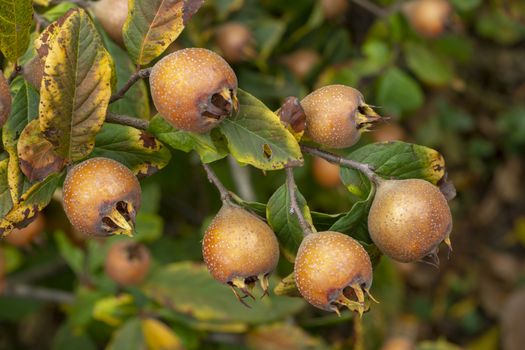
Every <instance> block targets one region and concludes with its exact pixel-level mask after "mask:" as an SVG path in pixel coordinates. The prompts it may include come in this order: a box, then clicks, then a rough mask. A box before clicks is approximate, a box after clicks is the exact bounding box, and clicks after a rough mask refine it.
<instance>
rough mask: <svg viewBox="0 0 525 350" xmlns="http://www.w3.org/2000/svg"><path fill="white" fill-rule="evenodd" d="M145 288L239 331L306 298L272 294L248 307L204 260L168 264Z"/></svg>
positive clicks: (177, 307) (292, 309)
mask: <svg viewBox="0 0 525 350" xmlns="http://www.w3.org/2000/svg"><path fill="white" fill-rule="evenodd" d="M272 283H275V279H272ZM144 290H145V293H146V294H148V295H149V296H150V297H151V298H153V299H155V300H156V301H157V302H158V303H160V304H162V305H164V306H165V307H167V308H170V309H172V310H173V311H176V312H178V313H182V314H186V315H190V316H192V317H193V318H195V319H197V320H199V321H201V322H205V323H215V324H216V323H220V324H223V325H226V324H229V325H236V326H237V327H236V329H238V330H239V331H241V330H245V329H246V328H247V327H248V325H249V324H260V323H268V322H272V321H276V320H279V319H282V318H283V317H286V316H289V315H293V314H295V313H297V312H298V311H299V310H301V308H302V307H303V306H304V302H303V301H302V300H299V299H289V298H286V297H279V296H276V295H271V296H270V297H269V298H263V299H259V298H257V300H256V301H255V302H253V303H251V305H250V306H251V309H250V310H247V309H246V307H245V306H243V305H242V304H241V303H240V302H239V301H238V300H237V299H236V298H235V296H234V295H233V293H232V291H231V290H230V288H229V287H228V286H226V285H223V284H220V283H218V282H217V281H216V280H214V279H213V278H212V277H211V275H210V273H209V272H208V270H207V269H206V267H205V266H204V265H203V264H196V263H190V262H183V263H174V264H170V265H166V266H163V267H162V268H161V269H159V270H157V271H155V272H153V274H152V275H151V276H150V278H149V280H148V283H147V284H146V286H145V289H144ZM202 326H203V327H206V326H205V324H203V325H202Z"/></svg>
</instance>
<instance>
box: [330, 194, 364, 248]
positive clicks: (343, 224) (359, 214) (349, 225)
mask: <svg viewBox="0 0 525 350" xmlns="http://www.w3.org/2000/svg"><path fill="white" fill-rule="evenodd" d="M373 198H374V191H370V193H369V195H368V197H367V198H366V199H364V200H361V201H358V202H357V203H355V204H354V205H353V206H352V209H350V210H349V211H348V212H347V213H346V214H345V215H344V216H343V217H341V218H340V219H339V220H337V221H336V222H335V223H334V224H333V225H332V227H330V231H336V232H342V233H345V234H348V235H349V236H351V237H352V238H354V239H356V240H358V241H360V242H366V243H372V240H371V239H370V235H369V234H368V231H367V230H366V231H364V232H363V231H362V230H359V229H357V228H358V225H360V224H361V223H362V222H366V220H367V218H368V211H369V210H370V206H371V205H372V200H373Z"/></svg>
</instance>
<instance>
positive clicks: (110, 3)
mask: <svg viewBox="0 0 525 350" xmlns="http://www.w3.org/2000/svg"><path fill="white" fill-rule="evenodd" d="M90 5H91V9H92V10H93V13H94V14H95V17H96V18H97V19H98V21H99V22H100V24H101V25H102V27H103V28H104V30H105V31H106V33H107V34H108V35H109V37H110V38H111V39H112V40H113V41H114V42H116V43H118V44H120V45H123V44H124V39H123V37H122V28H123V27H124V23H125V22H126V19H127V18H128V0H100V1H97V2H90Z"/></svg>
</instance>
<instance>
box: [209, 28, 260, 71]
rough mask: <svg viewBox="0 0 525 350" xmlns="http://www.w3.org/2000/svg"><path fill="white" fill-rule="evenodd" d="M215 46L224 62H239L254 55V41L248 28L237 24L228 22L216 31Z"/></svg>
mask: <svg viewBox="0 0 525 350" xmlns="http://www.w3.org/2000/svg"><path fill="white" fill-rule="evenodd" d="M215 38H216V41H217V46H218V47H219V49H220V50H221V52H222V55H223V57H224V58H225V59H226V61H228V62H231V63H237V62H241V61H244V60H247V59H250V58H253V57H254V56H255V54H256V52H255V49H254V47H253V46H254V39H253V37H252V33H251V31H250V29H248V27H247V26H246V25H244V24H242V23H239V22H228V23H225V24H223V25H222V26H220V27H219V28H218V29H217V34H216V36H215Z"/></svg>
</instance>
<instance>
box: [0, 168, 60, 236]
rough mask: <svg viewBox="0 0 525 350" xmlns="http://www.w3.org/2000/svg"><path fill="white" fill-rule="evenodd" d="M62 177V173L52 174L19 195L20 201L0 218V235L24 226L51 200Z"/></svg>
mask: <svg viewBox="0 0 525 350" xmlns="http://www.w3.org/2000/svg"><path fill="white" fill-rule="evenodd" d="M62 177H63V174H62V173H60V174H53V175H50V176H49V177H47V178H46V179H45V180H44V181H42V182H38V183H36V184H34V185H32V186H31V187H30V188H29V189H28V190H27V191H26V192H25V193H24V194H23V195H22V196H21V197H20V202H19V203H17V204H16V205H14V206H13V207H12V208H11V210H9V212H8V213H7V214H5V215H4V216H2V218H0V236H1V235H2V234H4V233H6V232H10V231H11V230H12V229H13V228H15V227H18V226H25V224H26V223H27V222H28V220H30V219H31V218H33V217H34V216H35V215H36V214H37V213H38V212H39V211H41V210H42V209H43V208H45V207H46V206H47V205H48V204H49V202H50V201H51V198H52V197H53V193H54V192H55V190H56V189H57V187H58V184H59V183H60V181H61V180H62Z"/></svg>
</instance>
